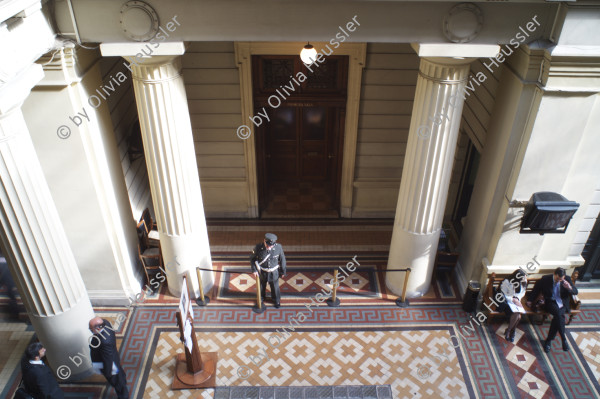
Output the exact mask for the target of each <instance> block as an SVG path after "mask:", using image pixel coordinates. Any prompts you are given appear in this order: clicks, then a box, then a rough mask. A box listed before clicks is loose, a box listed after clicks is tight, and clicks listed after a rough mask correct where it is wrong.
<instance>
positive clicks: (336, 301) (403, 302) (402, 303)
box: [196, 267, 412, 313]
mask: <svg viewBox="0 0 600 399" xmlns="http://www.w3.org/2000/svg"><path fill="white" fill-rule="evenodd" d="M200 270H204V271H207V272H213V273H230V274H236V273H238V274H239V273H247V274H253V273H254V272H253V271H252V270H248V271H247V270H213V269H206V268H203V267H197V268H196V272H197V274H198V283H199V285H200V297H199V298H198V299H197V300H196V303H198V305H200V306H204V305H206V304H207V303H208V301H209V298H208V297H204V290H203V287H202V277H201V276H200ZM318 270H319V271H324V272H325V271H326V272H330V271H333V280H334V284H333V290H332V297H331V299H329V300H328V304H329V305H330V306H334V307H335V306H339V303H340V300H339V298H337V287H338V286H339V283H338V278H337V274H338V269H337V268H334V269H323V268H318ZM376 271H378V272H379V271H381V272H405V273H406V276H405V277H404V285H403V287H402V296H401V297H400V298H398V299H396V305H398V306H400V307H402V308H404V307H407V306H408V300H407V299H406V286H407V285H408V278H409V277H410V272H411V271H412V270H411V268H410V267H407V268H405V269H385V270H376ZM201 298H205V300H204V301H201ZM199 301H200V302H199ZM201 303H202V304H201ZM252 310H254V311H255V312H256V313H262V312H264V311H265V308H264V307H263V306H262V301H261V297H260V277H259V275H258V274H257V275H256V307H254V308H252Z"/></svg>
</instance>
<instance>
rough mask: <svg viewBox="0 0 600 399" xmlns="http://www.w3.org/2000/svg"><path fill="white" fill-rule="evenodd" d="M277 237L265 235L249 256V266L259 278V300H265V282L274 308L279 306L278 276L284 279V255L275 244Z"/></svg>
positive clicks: (279, 246) (269, 234)
mask: <svg viewBox="0 0 600 399" xmlns="http://www.w3.org/2000/svg"><path fill="white" fill-rule="evenodd" d="M276 241H277V236H276V235H275V234H272V233H267V234H265V239H264V240H263V242H262V243H260V244H256V245H255V246H254V250H252V255H250V266H251V267H252V271H253V272H254V275H257V276H260V293H261V298H263V299H264V298H265V294H266V291H267V282H268V283H269V285H270V287H271V298H272V299H273V301H274V302H275V307H276V308H278V307H280V306H281V293H280V291H279V275H280V272H281V277H285V263H286V262H285V254H284V253H283V248H282V246H281V244H278V243H276Z"/></svg>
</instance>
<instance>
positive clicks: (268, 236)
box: [265, 233, 277, 245]
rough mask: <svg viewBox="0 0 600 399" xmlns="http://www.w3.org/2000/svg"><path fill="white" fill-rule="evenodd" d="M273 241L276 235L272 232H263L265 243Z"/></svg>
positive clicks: (268, 243) (275, 239) (273, 242)
mask: <svg viewBox="0 0 600 399" xmlns="http://www.w3.org/2000/svg"><path fill="white" fill-rule="evenodd" d="M275 241H277V236H276V235H275V234H273V233H267V234H265V242H266V243H267V245H273V244H275Z"/></svg>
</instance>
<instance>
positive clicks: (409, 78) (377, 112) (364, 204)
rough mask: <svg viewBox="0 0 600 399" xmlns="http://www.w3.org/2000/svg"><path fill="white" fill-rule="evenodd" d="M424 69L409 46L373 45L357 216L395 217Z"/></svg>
mask: <svg viewBox="0 0 600 399" xmlns="http://www.w3.org/2000/svg"><path fill="white" fill-rule="evenodd" d="M418 71H419V57H418V56H417V54H416V53H415V52H414V50H413V49H412V48H411V46H410V45H409V44H384V43H369V44H368V45H367V62H366V65H365V67H364V69H363V81H362V90H361V98H360V112H359V120H358V139H357V148H356V166H355V173H354V195H353V210H352V216H353V217H394V214H395V212H396V205H397V201H398V193H399V190H400V179H401V177H402V166H403V165H404V154H405V152H406V144H407V142H408V130H409V128H410V118H411V114H412V107H413V100H414V97H415V89H416V85H417V73H418Z"/></svg>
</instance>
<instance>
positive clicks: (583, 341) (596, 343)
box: [571, 331, 600, 382]
mask: <svg viewBox="0 0 600 399" xmlns="http://www.w3.org/2000/svg"><path fill="white" fill-rule="evenodd" d="M571 336H572V337H573V340H574V341H575V344H576V345H577V347H578V348H579V351H580V352H581V354H582V355H583V358H584V359H585V362H586V363H587V366H588V367H589V368H590V371H591V372H592V374H593V375H594V377H596V381H598V382H600V332H599V331H581V332H571Z"/></svg>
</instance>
